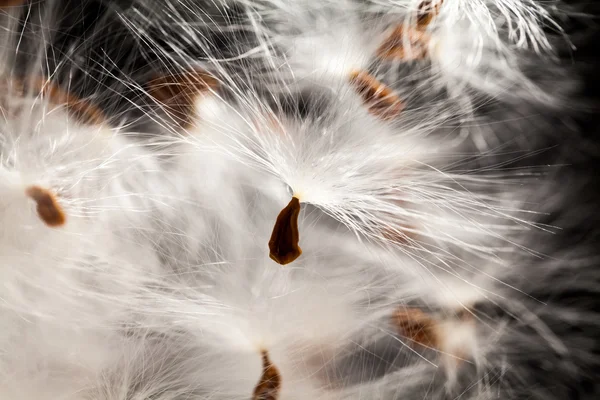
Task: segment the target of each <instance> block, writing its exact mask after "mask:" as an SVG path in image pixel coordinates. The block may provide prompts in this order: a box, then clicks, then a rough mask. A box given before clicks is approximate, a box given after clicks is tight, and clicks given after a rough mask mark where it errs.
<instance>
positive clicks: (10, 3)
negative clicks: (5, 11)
mask: <svg viewBox="0 0 600 400" xmlns="http://www.w3.org/2000/svg"><path fill="white" fill-rule="evenodd" d="M26 2H27V0H0V8H3V7H14V6H20V5H22V4H25V3H26Z"/></svg>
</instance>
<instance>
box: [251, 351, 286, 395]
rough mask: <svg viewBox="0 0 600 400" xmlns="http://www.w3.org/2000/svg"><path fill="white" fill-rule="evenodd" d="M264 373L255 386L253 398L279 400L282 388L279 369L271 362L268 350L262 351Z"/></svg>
mask: <svg viewBox="0 0 600 400" xmlns="http://www.w3.org/2000/svg"><path fill="white" fill-rule="evenodd" d="M262 360H263V373H262V375H261V377H260V380H259V381H258V384H257V385H256V387H255V388H254V394H253V395H252V400H277V399H278V398H279V391H280V390H281V376H280V375H279V370H278V369H277V368H276V367H275V366H274V365H273V363H271V360H270V359H269V355H268V354H267V352H266V351H263V352H262Z"/></svg>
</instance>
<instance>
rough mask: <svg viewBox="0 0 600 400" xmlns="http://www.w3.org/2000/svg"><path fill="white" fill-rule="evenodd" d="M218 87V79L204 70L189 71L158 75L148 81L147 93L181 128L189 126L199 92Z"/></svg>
mask: <svg viewBox="0 0 600 400" xmlns="http://www.w3.org/2000/svg"><path fill="white" fill-rule="evenodd" d="M216 87H218V81H217V79H215V77H214V76H212V75H211V74H209V73H208V72H206V71H200V70H196V71H189V72H185V73H180V74H172V75H165V76H160V77H158V78H155V79H153V80H151V81H150V82H149V83H148V94H149V95H150V96H151V97H152V98H153V99H154V100H156V101H157V102H158V103H159V104H160V105H161V106H163V107H164V108H165V111H166V112H167V113H168V114H169V115H170V116H171V117H172V118H173V119H174V120H175V122H176V123H177V124H179V125H180V126H181V127H183V128H187V127H189V125H190V124H191V122H192V116H193V114H194V112H195V110H194V107H195V101H196V98H197V96H198V95H199V94H201V93H206V92H209V91H210V90H211V89H214V88H216Z"/></svg>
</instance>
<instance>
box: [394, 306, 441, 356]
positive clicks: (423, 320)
mask: <svg viewBox="0 0 600 400" xmlns="http://www.w3.org/2000/svg"><path fill="white" fill-rule="evenodd" d="M393 323H394V325H395V326H396V327H397V328H398V331H399V333H400V334H401V335H402V336H404V337H406V338H408V339H410V340H411V342H413V343H418V344H420V345H423V346H426V347H430V348H438V345H439V344H438V342H439V341H438V338H437V335H436V332H435V326H436V321H435V320H434V319H433V318H431V317H430V316H428V315H427V314H425V313H424V312H423V311H421V310H419V309H418V308H404V309H401V310H398V311H396V312H395V313H394V316H393Z"/></svg>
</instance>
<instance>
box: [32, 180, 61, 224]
mask: <svg viewBox="0 0 600 400" xmlns="http://www.w3.org/2000/svg"><path fill="white" fill-rule="evenodd" d="M25 194H26V195H27V196H28V197H30V198H32V199H33V200H34V201H35V202H36V203H37V213H38V215H39V216H40V218H41V219H42V221H44V222H45V223H46V225H48V226H50V227H57V226H61V225H64V223H65V220H66V217H65V214H64V212H63V210H62V208H61V207H60V205H59V204H58V202H57V201H56V198H55V197H54V195H53V194H52V193H50V192H49V191H48V190H47V189H44V188H42V187H39V186H29V187H28V188H27V189H26V190H25Z"/></svg>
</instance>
